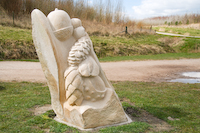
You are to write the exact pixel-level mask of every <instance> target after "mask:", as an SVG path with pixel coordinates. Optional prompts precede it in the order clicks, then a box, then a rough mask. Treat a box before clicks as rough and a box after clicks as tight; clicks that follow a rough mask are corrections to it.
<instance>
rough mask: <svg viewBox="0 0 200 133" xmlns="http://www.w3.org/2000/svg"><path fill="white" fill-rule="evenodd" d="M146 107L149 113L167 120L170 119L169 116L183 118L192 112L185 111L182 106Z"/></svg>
mask: <svg viewBox="0 0 200 133" xmlns="http://www.w3.org/2000/svg"><path fill="white" fill-rule="evenodd" d="M144 109H145V110H146V111H148V112H149V113H151V114H152V115H154V116H156V117H158V118H160V119H162V120H165V121H166V120H168V117H172V118H178V119H181V118H183V117H186V116H187V115H189V114H190V113H188V112H185V111H184V110H183V109H182V108H179V107H172V106H167V107H156V106H145V107H144Z"/></svg>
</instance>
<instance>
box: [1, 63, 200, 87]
mask: <svg viewBox="0 0 200 133" xmlns="http://www.w3.org/2000/svg"><path fill="white" fill-rule="evenodd" d="M101 66H102V69H103V70H104V72H105V73H106V76H107V78H108V79H109V80H111V81H145V82H164V81H168V80H169V79H174V78H178V77H180V74H181V73H182V72H190V71H200V59H181V60H157V61H153V60H149V61H123V62H102V63H101ZM0 81H6V82H12V81H17V82H20V81H28V82H43V83H44V82H46V79H45V76H44V74H43V72H42V68H41V65H40V63H39V62H22V61H1V62H0Z"/></svg>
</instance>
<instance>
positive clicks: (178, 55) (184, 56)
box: [99, 53, 200, 62]
mask: <svg viewBox="0 0 200 133" xmlns="http://www.w3.org/2000/svg"><path fill="white" fill-rule="evenodd" d="M197 58H200V53H166V54H156V55H135V56H118V57H104V58H100V59H99V60H100V61H101V62H108V61H126V60H133V61H140V60H175V59H197Z"/></svg>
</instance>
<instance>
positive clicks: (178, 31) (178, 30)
mask: <svg viewBox="0 0 200 133" xmlns="http://www.w3.org/2000/svg"><path fill="white" fill-rule="evenodd" d="M160 28H164V29H165V32H171V33H175V34H181V35H184V34H185V33H189V34H190V36H200V30H197V29H192V28H176V27H153V29H154V30H157V31H159V29H160Z"/></svg>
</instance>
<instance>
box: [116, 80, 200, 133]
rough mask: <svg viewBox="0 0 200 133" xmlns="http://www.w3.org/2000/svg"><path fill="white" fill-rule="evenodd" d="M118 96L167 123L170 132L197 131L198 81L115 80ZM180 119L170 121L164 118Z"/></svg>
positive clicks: (199, 116)
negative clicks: (193, 82) (188, 82)
mask: <svg viewBox="0 0 200 133" xmlns="http://www.w3.org/2000/svg"><path fill="white" fill-rule="evenodd" d="M113 85H114V87H115V88H116V92H117V94H118V96H119V97H120V98H127V99H129V100H130V102H132V103H134V104H135V106H136V107H139V108H142V109H145V110H146V111H148V112H150V113H151V114H153V115H154V116H156V117H158V118H160V119H162V120H164V121H166V122H168V123H169V124H170V125H172V126H173V127H174V128H175V129H174V131H172V132H184V133H186V132H188V133H191V132H193V133H198V132H200V106H199V105H200V84H183V83H153V82H152V83H148V82H147V83H145V82H116V83H114V84H113ZM169 116H170V117H172V118H177V119H180V120H175V121H170V120H168V118H167V117H169Z"/></svg>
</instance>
